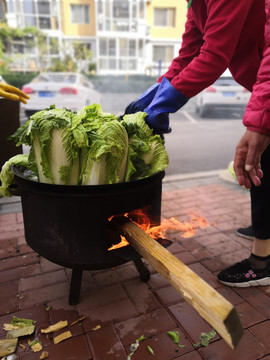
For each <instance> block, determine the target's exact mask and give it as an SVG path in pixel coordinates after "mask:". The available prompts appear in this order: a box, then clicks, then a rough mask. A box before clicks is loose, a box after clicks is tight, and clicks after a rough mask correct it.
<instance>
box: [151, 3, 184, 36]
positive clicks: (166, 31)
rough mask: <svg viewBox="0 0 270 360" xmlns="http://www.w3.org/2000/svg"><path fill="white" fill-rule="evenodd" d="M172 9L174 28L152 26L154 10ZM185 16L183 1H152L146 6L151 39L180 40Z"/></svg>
mask: <svg viewBox="0 0 270 360" xmlns="http://www.w3.org/2000/svg"><path fill="white" fill-rule="evenodd" d="M155 8H163V9H169V8H174V9H175V11H176V14H175V26H173V27H170V26H155V25H154V9H155ZM186 14H187V3H186V1H185V0H152V1H151V2H149V3H148V6H147V15H146V16H147V24H148V25H149V26H150V28H151V31H150V32H151V37H152V38H153V39H155V38H159V39H161V38H165V39H166V38H169V39H181V37H182V35H183V33H184V29H185V21H186Z"/></svg>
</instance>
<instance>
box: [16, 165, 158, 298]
mask: <svg viewBox="0 0 270 360" xmlns="http://www.w3.org/2000/svg"><path fill="white" fill-rule="evenodd" d="M12 171H13V173H14V181H15V184H16V187H17V188H16V189H15V194H16V195H19V196H21V200H22V209H23V219H24V228H25V238H26V242H27V243H28V245H29V246H30V247H31V248H32V249H33V250H35V251H36V252H37V253H38V254H39V255H41V256H43V257H44V258H46V259H48V260H50V261H52V262H54V263H56V264H59V265H61V266H64V267H68V268H72V269H73V275H72V282H71V289H70V303H73V304H74V303H77V302H78V299H79V297H78V292H79V291H80V284H81V276H82V270H98V269H105V268H109V267H115V266H117V265H121V264H123V263H125V262H127V261H130V260H134V262H135V265H136V267H137V269H138V270H139V272H140V275H141V277H142V278H143V279H144V280H147V278H149V272H148V271H147V269H146V268H144V266H143V263H142V262H141V259H140V256H139V255H138V254H137V253H136V252H135V251H134V250H133V249H132V247H131V246H128V247H126V248H123V249H119V250H114V251H108V248H109V247H110V246H111V245H112V244H113V243H117V242H119V241H120V239H119V237H118V236H114V234H113V232H112V231H111V230H110V227H109V221H108V218H110V217H111V216H113V215H122V214H124V213H129V212H131V211H133V210H137V209H142V208H143V209H144V212H146V213H147V215H148V217H149V218H150V220H151V222H152V224H153V225H156V224H159V223H160V212H161V190H162V179H163V177H164V174H165V173H164V172H160V173H157V174H155V175H153V176H151V177H147V178H144V179H140V180H137V181H133V182H127V183H119V184H111V185H94V186H71V185H54V184H45V183H40V182H35V181H31V180H29V179H27V178H26V177H25V176H24V169H23V168H19V167H16V166H14V165H13V166H12ZM13 192H14V191H13Z"/></svg>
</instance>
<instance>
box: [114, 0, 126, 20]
mask: <svg viewBox="0 0 270 360" xmlns="http://www.w3.org/2000/svg"><path fill="white" fill-rule="evenodd" d="M113 17H114V18H121V19H128V18H129V2H123V1H122V0H121V1H119V0H115V1H114V2H113Z"/></svg>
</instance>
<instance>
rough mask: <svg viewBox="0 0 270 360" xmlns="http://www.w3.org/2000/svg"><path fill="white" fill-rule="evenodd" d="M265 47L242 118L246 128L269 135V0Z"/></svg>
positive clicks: (266, 0)
mask: <svg viewBox="0 0 270 360" xmlns="http://www.w3.org/2000/svg"><path fill="white" fill-rule="evenodd" d="M265 10H266V23H265V31H264V37H265V48H264V52H263V59H262V61H261V64H260V68H259V71H258V74H257V81H256V83H255V84H254V86H253V90H252V94H251V98H250V101H249V103H248V106H247V109H246V113H245V116H244V119H243V122H244V124H245V125H246V127H247V128H248V130H251V131H256V132H259V133H262V134H266V135H270V1H269V0H265Z"/></svg>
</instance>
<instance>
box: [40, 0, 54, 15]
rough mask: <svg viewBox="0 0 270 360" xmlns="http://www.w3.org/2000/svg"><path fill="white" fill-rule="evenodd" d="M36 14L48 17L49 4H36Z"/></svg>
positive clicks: (42, 2) (41, 2) (45, 2)
mask: <svg viewBox="0 0 270 360" xmlns="http://www.w3.org/2000/svg"><path fill="white" fill-rule="evenodd" d="M37 8H38V13H39V14H42V15H50V13H51V12H50V3H49V1H38V2H37Z"/></svg>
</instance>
